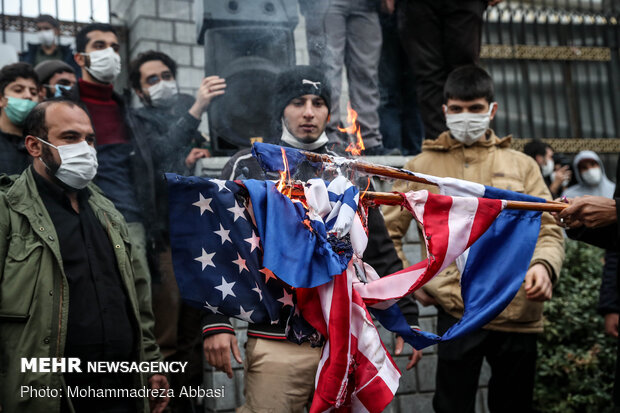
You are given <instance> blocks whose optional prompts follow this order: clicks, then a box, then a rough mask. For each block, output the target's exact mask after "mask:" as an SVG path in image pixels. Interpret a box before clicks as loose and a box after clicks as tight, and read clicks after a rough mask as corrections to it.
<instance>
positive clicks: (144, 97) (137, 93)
mask: <svg viewBox="0 0 620 413" xmlns="http://www.w3.org/2000/svg"><path fill="white" fill-rule="evenodd" d="M133 91H134V92H135V93H136V96H138V97H139V98H140V100H141V101H142V102H144V101H145V99H146V96H145V95H144V92H142V91H141V90H138V89H134V90H133Z"/></svg>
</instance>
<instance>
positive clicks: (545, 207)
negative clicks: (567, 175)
mask: <svg viewBox="0 0 620 413" xmlns="http://www.w3.org/2000/svg"><path fill="white" fill-rule="evenodd" d="M289 188H290V187H289ZM291 195H292V196H295V197H302V196H303V195H304V190H303V187H301V186H300V185H294V186H293V187H292V192H291ZM360 201H361V202H363V203H365V204H366V205H369V206H372V205H375V206H376V205H402V204H403V202H405V199H404V198H403V196H402V195H401V194H399V193H397V192H372V191H367V192H362V193H360ZM567 206H568V204H565V203H563V202H548V203H544V202H525V201H506V209H521V210H528V211H543V212H560V211H562V210H563V209H564V208H566V207H567Z"/></svg>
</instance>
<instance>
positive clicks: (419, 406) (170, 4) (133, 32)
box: [111, 0, 489, 413]
mask: <svg viewBox="0 0 620 413" xmlns="http://www.w3.org/2000/svg"><path fill="white" fill-rule="evenodd" d="M111 11H112V12H114V13H116V15H117V16H119V18H120V19H122V21H121V20H120V19H119V18H113V20H112V22H113V23H115V24H123V25H125V26H126V27H127V30H128V39H129V47H128V54H129V57H130V58H134V57H135V56H137V54H138V53H140V52H141V51H144V50H149V49H155V50H160V51H162V52H164V53H167V54H170V55H171V56H172V57H173V58H174V59H175V60H176V61H177V62H178V64H179V74H178V81H179V85H180V87H181V90H182V91H184V92H186V93H190V94H193V93H194V91H195V89H196V88H197V86H198V84H199V83H200V80H201V79H202V75H203V65H204V52H203V49H202V46H199V45H197V44H196V38H195V22H194V14H193V13H194V10H193V1H192V0H131V1H126V0H111ZM295 42H296V60H297V63H298V64H307V63H308V53H307V50H306V39H305V32H304V19H303V16H301V15H300V23H299V25H298V27H297V28H296V30H295ZM343 86H344V87H343V96H346V84H345V85H343ZM341 107H343V108H344V107H346V97H343V102H342V104H341ZM226 160H227V159H226V158H211V159H209V160H208V161H206V162H202V163H201V164H199V165H198V167H197V174H199V175H206V176H214V177H215V176H218V175H219V171H220V170H221V168H222V167H223V165H224V163H225V162H226ZM369 160H370V161H372V162H376V163H380V164H388V165H392V166H398V167H400V166H402V165H403V164H404V163H405V161H406V159H405V158H404V157H389V158H370V159H369ZM375 184H376V188H377V190H390V187H391V183H390V182H386V181H376V182H375ZM406 241H407V242H406V244H405V251H406V254H407V256H408V258H409V260H410V261H411V262H418V261H419V256H420V254H419V241H418V239H417V232H416V231H415V230H413V229H412V230H411V231H410V232H409V233H408V234H407V237H406ZM234 322H235V325H236V329H237V337H238V340H239V343H240V345H241V348H242V349H243V344H244V343H245V341H246V338H247V336H246V324H245V323H244V322H241V321H239V320H235V321H234ZM420 325H421V327H422V328H423V329H425V330H427V331H433V332H434V331H435V326H436V310H435V309H434V308H423V307H422V308H421V317H420ZM380 333H381V336H382V338H383V342H384V343H385V345H386V347H387V348H388V350H389V351H390V352H392V351H393V347H394V338H393V335H392V334H391V333H389V332H387V331H385V330H383V329H381V330H380ZM407 347H408V346H407ZM409 354H410V348H409V350H408V351H407V352H406V353H405V354H404V355H402V356H399V357H397V358H396V362H397V364H398V366H399V367H400V368H401V370H402V371H403V376H402V378H401V382H400V387H399V389H398V393H397V397H396V398H395V399H394V401H393V402H392V404H391V405H390V406H389V407H388V409H386V411H387V412H392V413H400V412H403V413H404V412H410V411H412V410H415V411H416V412H420V413H426V412H432V397H433V391H434V382H435V381H434V377H435V366H436V357H437V356H436V350H435V348H429V349H427V350H426V351H425V352H424V357H423V359H422V360H421V361H420V363H419V364H418V365H417V366H416V367H415V368H414V369H412V370H411V371H406V370H405V369H404V367H405V366H406V364H407V361H408V356H409ZM233 363H235V362H233ZM235 364H236V363H235ZM488 376H489V373H488V367H487V366H486V365H485V367H484V368H483V373H482V375H481V379H480V383H481V384H483V386H481V389H480V392H479V397H478V407H477V412H485V411H486V409H485V406H484V404H485V403H483V396H484V394H485V391H486V390H485V387H484V386H486V383H487V382H488ZM204 385H205V387H206V388H219V387H220V386H222V385H224V386H225V397H223V398H218V399H215V398H213V399H205V400H204V407H205V411H208V412H233V411H234V408H235V407H236V406H239V405H240V404H242V403H243V367H242V366H236V367H235V375H234V378H233V379H232V380H230V379H228V377H227V376H226V375H225V374H224V373H221V372H215V371H212V370H211V369H210V367H209V366H205V382H204ZM274 391H277V390H276V389H274Z"/></svg>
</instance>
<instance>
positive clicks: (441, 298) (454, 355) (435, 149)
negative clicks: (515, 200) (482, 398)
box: [384, 66, 564, 413]
mask: <svg viewBox="0 0 620 413" xmlns="http://www.w3.org/2000/svg"><path fill="white" fill-rule="evenodd" d="M444 102H445V104H444V106H443V110H444V114H445V116H446V125H447V126H448V129H449V131H446V132H443V133H442V134H441V135H439V137H438V138H437V139H436V140H426V141H424V143H423V145H422V153H421V154H420V155H418V156H416V157H415V158H413V159H411V160H409V161H408V162H407V164H406V165H405V169H408V170H411V171H414V172H420V173H425V174H429V175H435V176H439V177H454V178H459V179H465V180H468V181H473V182H477V183H480V184H484V185H491V186H494V187H497V188H502V189H509V190H512V191H517V192H523V193H526V194H529V195H533V196H537V197H540V198H545V199H551V195H550V193H549V190H548V189H547V186H546V185H545V183H544V181H543V178H542V175H541V174H540V168H539V167H538V165H537V164H536V162H534V160H533V159H531V158H530V157H528V156H527V155H524V154H523V153H520V152H518V151H515V150H512V149H510V141H511V137H510V136H508V137H505V138H499V137H497V136H496V135H495V133H494V132H493V131H492V130H491V129H488V126H489V122H490V120H491V119H493V117H494V116H495V113H496V112H497V103H496V102H494V99H493V81H492V79H491V77H490V76H489V75H488V73H487V72H485V71H484V70H483V69H481V68H480V67H477V66H465V67H462V68H459V69H456V70H454V71H453V72H452V73H451V74H450V75H449V77H448V80H447V82H446V85H445V88H444ZM421 189H428V190H429V191H431V192H435V193H436V192H438V190H437V188H434V187H430V186H428V185H421V184H416V183H411V182H404V181H398V182H397V183H396V184H395V185H394V190H395V191H400V192H407V191H410V190H421ZM384 213H385V222H386V225H387V227H388V231H389V233H390V236H391V237H392V240H393V241H394V244H395V246H396V249H397V251H398V253H399V256H400V257H401V259H402V260H403V262H404V263H405V265H408V263H407V259H406V258H405V256H404V254H403V249H402V238H403V236H404V235H405V233H406V232H407V230H408V228H409V225H410V223H411V220H412V216H411V214H410V213H409V212H407V211H403V210H401V209H400V208H399V207H386V208H385V210H384ZM515 248H519V246H516V245H515ZM563 259H564V248H563V237H562V233H561V230H560V228H559V227H558V226H556V225H555V223H554V220H553V218H552V217H551V215H549V214H548V213H544V214H543V215H542V224H541V229H540V235H539V238H538V242H537V244H536V249H535V251H534V255H533V257H532V261H531V263H530V267H529V270H528V271H527V273H526V275H525V281H524V283H523V285H522V286H521V288H520V290H519V292H518V293H517V295H516V296H515V298H514V299H513V300H512V302H511V303H510V304H509V305H508V307H507V308H506V309H505V310H504V311H503V312H502V313H501V314H500V315H499V316H498V317H497V318H496V319H494V320H493V321H491V322H490V323H489V324H487V325H486V326H485V327H484V328H483V329H482V330H480V331H477V332H475V333H472V334H471V335H469V336H467V337H464V338H461V339H457V340H453V341H448V342H445V343H440V344H439V348H438V364H437V375H436V392H435V396H434V398H433V406H434V408H435V411H436V412H438V413H442V412H457V411H458V412H472V413H473V412H474V407H475V401H476V391H477V388H478V379H479V375H480V369H481V366H482V361H483V359H484V358H486V359H487V361H488V363H489V364H490V366H491V378H490V380H489V393H488V405H489V410H490V411H491V412H529V411H531V409H532V406H531V403H532V393H533V382H534V371H535V365H536V337H537V334H536V333H539V332H542V328H543V323H542V309H543V302H544V301H546V300H549V299H550V298H551V295H552V285H553V284H554V283H555V282H556V281H557V279H558V276H559V274H560V269H561V266H562V261H563ZM416 298H418V300H419V301H420V302H421V303H422V304H423V305H431V304H433V305H436V306H437V307H438V310H439V315H438V324H437V329H438V334H443V333H445V332H446V330H447V329H448V328H450V326H452V325H453V324H454V323H456V322H457V321H458V319H460V318H461V317H462V316H463V299H462V298H461V289H460V273H459V271H458V269H457V268H456V265H454V264H453V265H451V266H450V267H448V268H447V269H446V270H445V271H443V272H442V273H440V274H438V275H437V276H436V277H435V278H434V279H432V280H431V281H430V282H428V283H427V284H426V285H425V286H424V287H423V289H422V290H419V291H417V292H416Z"/></svg>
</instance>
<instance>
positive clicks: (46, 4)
mask: <svg viewBox="0 0 620 413" xmlns="http://www.w3.org/2000/svg"><path fill="white" fill-rule="evenodd" d="M40 14H49V15H51V16H54V17H55V18H56V19H58V20H59V22H60V42H61V43H62V44H73V36H74V35H75V33H76V32H77V31H78V30H79V29H80V28H81V27H82V26H84V25H85V24H88V23H90V22H92V21H97V22H109V20H110V7H109V2H108V1H106V0H104V1H101V0H98V1H96V2H95V1H94V0H0V19H1V20H0V25H1V30H2V37H1V40H2V43H8V44H10V45H12V46H13V47H14V48H15V49H16V50H17V51H24V50H25V49H26V45H27V43H28V42H33V43H36V42H37V38H36V35H35V32H36V26H35V22H34V19H35V18H36V17H37V16H39V15H40Z"/></svg>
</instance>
